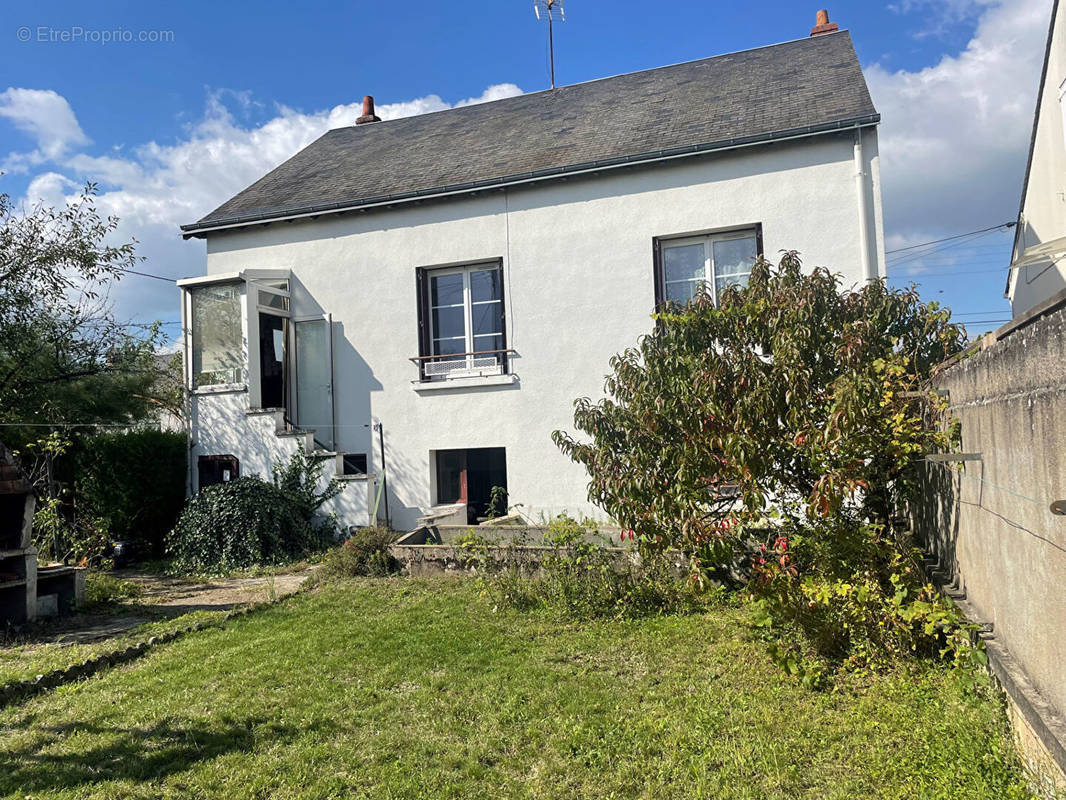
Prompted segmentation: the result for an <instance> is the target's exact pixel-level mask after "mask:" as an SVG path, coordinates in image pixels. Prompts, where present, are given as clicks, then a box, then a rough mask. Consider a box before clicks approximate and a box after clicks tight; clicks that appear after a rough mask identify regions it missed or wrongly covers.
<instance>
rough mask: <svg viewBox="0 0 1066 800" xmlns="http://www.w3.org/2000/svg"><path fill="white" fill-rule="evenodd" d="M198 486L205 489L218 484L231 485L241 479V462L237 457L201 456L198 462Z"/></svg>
mask: <svg viewBox="0 0 1066 800" xmlns="http://www.w3.org/2000/svg"><path fill="white" fill-rule="evenodd" d="M196 467H197V473H198V475H197V477H198V480H197V486H199V487H200V488H201V489H204V488H206V487H208V486H214V485H215V484H216V483H229V482H230V481H234V480H237V478H239V477H240V469H241V467H240V462H239V461H238V460H237V456H231V455H228V454H227V455H220V456H200V457H199V458H198V459H197V461H196Z"/></svg>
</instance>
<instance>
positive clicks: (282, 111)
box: [0, 83, 521, 320]
mask: <svg viewBox="0 0 1066 800" xmlns="http://www.w3.org/2000/svg"><path fill="white" fill-rule="evenodd" d="M26 92H29V93H30V96H32V97H35V96H36V95H48V96H50V97H51V98H52V99H51V100H48V101H46V102H41V98H36V100H37V101H38V106H39V107H43V106H48V107H49V108H51V109H52V112H53V117H52V119H53V120H54V121H55V122H56V124H57V127H56V128H55V129H54V130H53V129H52V128H51V127H49V125H50V124H51V123H48V122H47V119H48V117H47V115H46V114H44V113H40V114H36V115H34V114H32V113H29V111H27V109H31V107H32V103H31V102H29V101H27V100H26V98H27V95H26V94H25V93H26ZM517 94H521V89H519V88H518V87H517V86H515V85H514V84H510V83H505V84H498V85H494V86H490V87H488V88H487V89H486V90H485V91H484V92H483V93H482V94H481V95H480V96H479V97H472V98H467V99H464V100H461V101H459V102H457V103H455V104H454V106H460V105H464V106H465V105H471V104H473V103H481V102H486V101H489V100H496V99H500V98H503V97H511V96H514V95H517ZM9 97H10V98H16V99H15V100H13V101H11V102H10V103H9V107H12V108H16V107H17V108H18V109H21V111H19V112H18V113H16V112H14V111H13V112H12V113H10V114H4V116H8V117H9V118H11V119H12V121H14V122H15V124H16V125H17V126H19V127H20V128H23V129H24V130H27V131H28V132H31V133H33V135H35V137H36V138H37V142H38V150H37V151H35V152H34V153H32V154H30V153H22V154H13V155H12V156H11V157H9V159H8V164H9V165H10V164H13V163H14V164H19V165H32V164H40V163H43V162H44V161H48V162H50V164H49V166H50V167H52V168H53V169H50V170H49V171H48V172H45V173H42V174H40V175H37V176H36V177H34V178H33V180H32V181H31V182H30V185H29V188H28V190H27V196H26V200H27V201H28V202H32V201H34V200H43V201H45V202H47V203H50V204H52V205H55V204H58V203H60V202H62V200H63V198H64V197H71V196H73V195H74V194H76V193H77V191H78V188H79V186H80V185H82V184H84V182H85V181H86V180H92V181H94V182H99V183H100V185H101V190H100V194H99V200H98V206H99V208H100V210H101V212H102V213H103V214H113V215H115V216H118V217H119V218H120V220H121V225H120V229H119V235H120V236H121V237H123V238H126V239H128V238H129V237H134V238H136V239H137V241H138V243H139V244H138V247H137V251H138V253H139V254H140V255H142V256H144V257H146V259H147V260H146V261H145V262H144V264H143V265H142V266H141V267H140V268H139V269H142V270H143V271H145V272H151V273H154V274H158V275H164V276H167V277H171V278H177V277H184V276H191V275H199V274H202V273H203V271H204V256H203V252H204V246H203V243H202V242H200V241H198V240H192V241H189V242H184V241H182V240H181V238H180V236H179V233H178V225H180V224H182V223H186V222H194V221H195V220H197V219H199V218H200V217H201V216H203V215H204V214H206V213H207V212H209V211H211V210H212V209H213V208H215V207H217V206H218V205H220V204H221V203H223V202H224V201H225V200H227V199H228V198H229V197H231V196H232V195H234V194H236V193H237V192H239V191H240V190H241V189H243V188H245V187H246V186H248V185H249V184H251V183H253V182H254V181H256V180H258V179H259V178H260V177H262V176H263V175H264V174H265V173H267V172H268V171H270V170H271V169H273V168H274V167H276V166H277V165H278V164H280V163H281V162H282V161H284V160H285V159H287V158H289V157H290V156H292V155H293V154H295V153H296V152H297V151H298V150H300V149H301V148H303V147H305V146H307V145H308V144H310V143H311V142H312V141H314V140H315V139H317V138H318V137H319V136H321V135H322V134H323V133H325V132H326V131H327V130H330V129H332V128H337V127H341V126H344V125H351V124H353V123H354V121H355V119H356V117H358V116H359V115H360V113H361V102H357V103H349V104H344V105H339V106H335V107H334V108H332V109H328V110H321V111H314V112H310V113H304V112H300V111H296V110H294V109H291V108H288V107H285V106H278V107H277V108H276V113H275V116H274V117H273V118H271V119H270V120H268V121H267V122H265V123H262V124H259V125H254V126H244V125H241V124H240V123H239V122H238V121H237V120H236V119H235V117H234V115H233V113H231V111H230V110H229V107H228V106H227V104H226V103H227V101H232V102H234V103H235V104H236V105H237V106H238V108H240V109H241V110H242V111H247V110H248V109H249V108H250V107H251V106H253V105H256V103H255V101H253V100H252V98H251V97H250V96H249V95H248V94H247V93H242V92H232V91H229V90H219V91H215V92H211V93H210V94H209V95H208V99H207V104H206V110H205V113H204V116H203V117H202V118H201V119H200V120H199V121H198V122H196V123H195V124H193V125H191V126H190V127H189V128H188V129H187V134H186V136H185V138H184V139H183V140H182V141H179V142H178V143H177V144H172V145H161V144H158V143H156V142H149V143H147V144H144V145H142V146H139V147H136V148H134V149H133V150H132V151H130V152H129V153H123V152H122V151H121V150H119V151H112V152H111V154H110V155H106V156H95V155H89V154H87V153H84V152H80V153H73V154H70V155H68V154H67V153H68V149H69V148H72V147H73V146H76V145H80V144H85V143H87V141H88V140H87V139H86V138H85V135H84V134H83V133H82V132H81V128H80V127H79V126H78V123H77V119H76V117H75V116H74V113H73V111H71V109H70V106H69V104H67V101H66V100H65V99H64V98H63V97H61V96H60V95H58V94H55V93H54V92H35V91H34V90H25V89H8V90H7V92H5V93H3V94H2V95H0V99H2V98H9ZM49 103H50V104H51V105H49ZM452 107H453V105H451V104H449V103H447V102H445V101H444V100H442V99H441V98H440V97H439V96H437V95H427V96H426V97H420V98H417V99H414V100H409V101H406V102H400V103H386V104H383V105H379V106H378V107H377V113H378V116H380V117H382V118H383V119H396V118H399V117H406V116H412V115H415V114H424V113H428V112H431V111H441V110H444V109H447V108H452ZM2 109H3V106H0V114H3V113H4V112H3V110H2ZM57 109H65V110H66V112H67V113H68V115H69V118H68V117H64V116H63V115H62V114H59V113H58V112H57ZM31 110H32V109H31ZM29 120H34V122H32V123H31V122H30V121H29ZM38 124H39V126H40V127H32V126H34V125H38ZM113 297H114V298H115V301H116V305H117V309H118V312H119V313H120V314H121V315H122V316H124V317H128V318H131V319H133V318H136V319H141V320H144V319H152V318H161V319H176V318H177V316H178V302H177V293H176V291H175V289H174V287H173V286H168V285H167V284H166V283H164V282H162V281H152V280H150V279H146V278H137V277H135V276H129V277H127V278H126V279H124V280H123V281H122V283H121V284H120V285H119V287H118V288H117V289H116V291H115V292H114V293H113Z"/></svg>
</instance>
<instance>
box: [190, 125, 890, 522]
mask: <svg viewBox="0 0 1066 800" xmlns="http://www.w3.org/2000/svg"><path fill="white" fill-rule="evenodd" d="M853 142H854V137H853V134H851V133H846V134H840V135H828V136H820V137H817V138H811V139H806V140H802V141H800V142H796V143H781V144H778V145H773V146H764V147H759V148H752V149H748V150H738V151H733V152H732V153H730V154H727V155H719V156H715V157H708V158H701V159H688V160H684V161H678V162H675V163H673V164H672V165H669V166H661V167H658V168H654V169H642V170H640V171H637V170H632V171H618V172H613V173H611V172H605V173H603V174H601V175H600V176H598V177H596V178H591V179H574V180H570V181H566V182H558V183H554V184H548V185H544V186H540V187H535V188H526V189H514V190H509V191H494V192H490V193H486V194H483V195H480V196H476V197H470V198H466V199H461V200H453V201H447V202H435V203H426V204H424V205H419V206H406V207H398V208H395V209H393V210H389V211H375V212H368V213H350V214H346V215H343V216H340V217H333V218H330V217H322V218H320V219H318V220H317V221H315V222H294V223H284V222H282V223H274V224H271V225H268V226H265V227H263V226H258V227H254V228H250V229H246V230H242V231H236V232H231V233H224V234H213V235H211V236H209V237H208V240H207V250H208V258H207V265H208V272H209V274H219V273H226V272H234V271H239V270H242V269H251V268H283V269H291V270H292V275H293V286H292V291H293V314H294V316H299V315H304V314H314V313H321V312H330V313H332V315H333V320H334V333H333V335H334V374H335V378H334V381H335V386H334V398H335V403H336V405H337V413H336V419H337V422H338V425H339V427H338V430H337V440H338V445H337V446H338V449H339V450H344V451H347V452H366V453H370V454H371V461H372V463H374V464H380V457H379V452H378V446H377V438H376V436H375V437H374V438H373V440H372V439H371V432H370V429H369V428H367V427H365V425H366V423H368V422H370V421H371V418H373V419H375V420H380V421H381V422H382V423H383V425H384V431H385V448H386V451H387V452H386V460H387V464H388V468H389V472H388V486H389V497H390V505H391V510H392V516H393V522H394V525H396V526H397V527H410V526H412V525H413V524H414V522H415V520H416V518H417V517H418V516H419V515H420V514H421V513H422V512H423V510H425V509H428V508H429V507H430V506H431V505H432V499H433V498H431V497H430V483H431V479H430V453H431V451H434V450H438V449H448V448H469V447H505V448H506V449H507V473H508V474H507V477H508V489H509V493H510V501H511V502H512V503H521V504H523V510H524V511H525V512H526V513H527V514H531V515H532V516H534V517H537V516H539V515H541V514H544V515H554V514H556V513H559V512H562V511H568V512H570V513H574V514H588V515H590V516H597V517H602V516H603V515H602V512H600V511H598V510H597V509H596V508H595V507H593V506H591V505H590V504H589V503H588V501H587V499H586V484H587V478H586V476H585V474H584V471H583V469H581V468H579V467H578V466H576V465H574V464H573V463H571V462H570V461H569V460H568V459H567V458H565V457H564V456H563V455H562V454H561V453H560V452H559V451H558V450H557V449H556V447H555V445H554V444H553V443H552V441H551V438H550V435H551V432H552V431H553V430H554V429H557V428H564V429H569V430H572V429H573V424H572V419H573V418H572V404H573V401H574V399H575V398H577V397H581V396H589V397H593V398H598V397H600V396H601V395H602V387H603V377H604V375H605V374H606V373H607V371H608V369H609V364H608V362H609V359H610V358H611V356H612V355H614V354H615V353H617V352H618V351H620V350H622V349H624V348H625V347H628V346H631V345H634V344H635V343H636V342H637V340H638V338H639V337H640V336H641V335H642V334H645V333H647V332H648V331H650V330H651V327H652V321H651V318H650V314H651V313H652V310H653V306H654V283H653V268H652V238H653V237H656V236H659V237H663V236H670V235H674V234H691V233H697V232H704V231H711V230H715V229H720V228H730V227H735V226H742V225H748V224H754V223H762V226H763V237H764V250H765V252H766V254H767V256H768V257H770V258H775V257H776V254H777V253H778V251H780V250H782V249H795V250H799V251H800V252H801V253H802V256H803V259H804V262H805V264H806V265H808V266H809V267H812V268H813V267H814V266H816V265H822V266H827V267H829V268H830V269H832V270H833V271H835V272H840V273H842V274H843V275H844V276H845V283H846V284H848V285H856V284H859V283H861V281H862V266H861V264H862V259H861V254H860V245H859V225H860V224H865V225H867V226H868V230H869V232H870V234H869V239H870V243H871V244H870V246H871V247H872V248H874V249H875V253H874V254H873V256H874V259H875V261H874V263H876V264H877V265H878V271H879V272H880V273H881V274H884V255H883V237H882V232H881V218H880V185H879V174H878V159H877V138H876V132H875V131H874V130H873V129H867V130H866V132H865V133H864V137H863V147H864V157H865V161H866V165H865V172H866V174H867V185H866V189H867V192H868V196H867V199H868V203H867V208H868V217H869V218H868V219H866V220H860V219H859V211H858V208H859V203H858V200H857V193H856V186H855V177H854V176H855V164H854V154H853ZM495 258H500V259H502V260H503V265H504V281H505V283H504V291H505V298H506V306H507V344H508V346H509V347H513V348H515V349H516V350H517V351H518V352H517V356H516V357H515V358H514V359H513V361H512V371H513V372H514V373H516V375H517V378H518V380H517V382H516V383H515V384H513V385H510V386H492V387H487V386H486V387H480V388H462V389H452V390H446V391H434V392H431V393H416V392H415V391H413V390H412V383H413V382H414V381H416V379H417V376H418V373H417V368H416V367H415V366H414V365H413V364H412V363H411V362H410V361H409V360H408V359H409V358H410V357H412V356H416V355H418V324H417V303H416V286H415V268H416V267H431V266H435V265H445V264H456V263H464V262H471V261H475V260H483V259H495ZM225 397H227V399H226V400H221V399H219V401H218V403H217V405H214V400H212V401H210V402H211V403H212V404H213V405H212V406H211V407H210V408H207V407H204V408H203V409H202V412H201V415H200V417H199V419H198V420H194V435H195V436H196V437H197V439H198V452H232V453H234V454H235V455H238V456H239V457H241V453H244V452H247V453H249V456H248V458H249V463H250V464H252V463H254V464H256V465H259V464H262V466H250V467H249V468H248V469H249V470H253V469H258V470H263V469H266V459H269V458H273V457H275V453H274V449H275V448H276V447H277V444H276V440H275V437H274V436H273V434H272V432H268V431H259V430H258V429H257V428H255V425H256V423H254V422H253V421H252V420H254V419H255V418H254V417H247V416H246V415H245V414H244V408H243V406H242V405H241V404H242V403H243V402H245V400H246V395H233V396H225ZM201 402H202V403H203V402H204V401H201ZM260 439H261V440H262V441H258V440H260ZM215 447H219V448H223V449H222V450H211V449H210V448H215ZM244 462H245V459H244V457H242V464H243V463H244ZM242 469H243V467H242ZM246 473H247V470H246V471H245V474H246Z"/></svg>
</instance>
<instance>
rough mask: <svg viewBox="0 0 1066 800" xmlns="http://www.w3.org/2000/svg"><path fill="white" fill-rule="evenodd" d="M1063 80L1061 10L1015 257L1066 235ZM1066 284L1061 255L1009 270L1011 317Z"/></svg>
mask: <svg viewBox="0 0 1066 800" xmlns="http://www.w3.org/2000/svg"><path fill="white" fill-rule="evenodd" d="M1064 82H1066V10H1064V9H1059V10H1058V11H1057V13H1056V17H1055V21H1054V27H1053V28H1052V31H1051V47H1050V50H1049V52H1048V61H1047V66H1046V77H1045V79H1044V88H1043V91H1042V92H1041V95H1040V99H1039V103H1040V108H1039V116H1038V117H1037V119H1036V135H1035V138H1034V140H1033V152H1032V156H1031V159H1032V164H1031V166H1030V168H1029V180H1028V184H1027V186H1026V187H1025V189H1024V191H1025V197H1024V198H1023V204H1022V213H1021V217H1020V218H1019V220H1018V226H1019V227H1018V231H1017V234H1016V238H1015V249H1014V258H1013V259H1012V260H1016V259H1018V258H1019V257H1020V255H1021V252H1022V251H1023V250H1025V249H1026V248H1029V247H1033V246H1034V245H1038V244H1042V243H1044V242H1049V241H1051V240H1053V239H1059V238H1061V237H1063V236H1066V135H1064V131H1063V116H1064V113H1063V104H1064V103H1066V97H1063V96H1062V95H1063V91H1064V90H1066V86H1064V85H1063V84H1064ZM1063 289H1066V259H1062V260H1059V261H1058V262H1057V263H1054V264H1049V263H1046V262H1045V263H1041V264H1035V265H1033V266H1029V267H1020V268H1018V269H1016V270H1013V271H1012V273H1011V276H1010V280H1009V281H1008V288H1007V295H1008V297H1010V301H1011V309H1012V311H1013V316H1015V317H1018V316H1020V315H1022V314H1024V313H1025V312H1026V311H1028V310H1029V309H1030V308H1032V307H1033V306H1035V305H1036V304H1037V303H1039V302H1041V301H1043V300H1046V299H1048V298H1049V297H1051V296H1052V295H1054V294H1057V293H1058V292H1060V291H1062V290H1063Z"/></svg>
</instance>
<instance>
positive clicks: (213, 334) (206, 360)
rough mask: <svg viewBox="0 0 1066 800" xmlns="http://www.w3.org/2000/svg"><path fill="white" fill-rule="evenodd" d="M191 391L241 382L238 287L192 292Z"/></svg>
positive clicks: (203, 288) (241, 360) (209, 287)
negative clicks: (203, 387)
mask: <svg viewBox="0 0 1066 800" xmlns="http://www.w3.org/2000/svg"><path fill="white" fill-rule="evenodd" d="M189 294H190V308H189V313H190V314H191V316H192V320H191V321H192V326H191V327H192V341H191V342H190V351H191V356H192V359H191V360H192V385H193V388H199V387H202V386H217V385H220V384H233V383H241V381H242V377H243V370H244V347H243V334H242V331H241V287H240V286H239V285H237V284H223V285H218V286H200V287H198V288H195V289H192V290H190V292H189Z"/></svg>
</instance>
